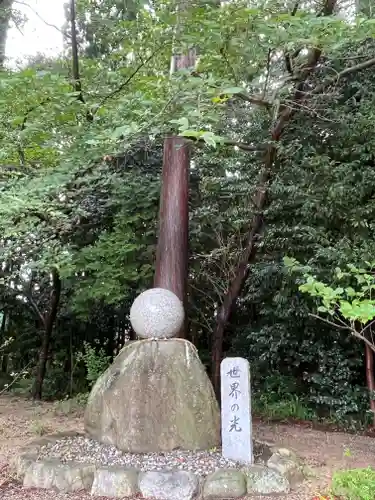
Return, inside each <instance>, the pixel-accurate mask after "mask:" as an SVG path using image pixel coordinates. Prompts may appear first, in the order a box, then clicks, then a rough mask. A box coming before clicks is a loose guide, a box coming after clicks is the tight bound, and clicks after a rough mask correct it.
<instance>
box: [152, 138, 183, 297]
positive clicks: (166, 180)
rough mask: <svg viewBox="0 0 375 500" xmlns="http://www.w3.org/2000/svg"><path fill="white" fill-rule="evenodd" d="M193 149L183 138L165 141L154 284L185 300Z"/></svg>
mask: <svg viewBox="0 0 375 500" xmlns="http://www.w3.org/2000/svg"><path fill="white" fill-rule="evenodd" d="M189 168H190V148H189V145H188V144H187V142H186V141H185V140H184V139H183V138H182V137H175V136H173V137H167V138H166V139H165V141H164V158H163V172H162V188H161V195H160V214H159V237H158V243H157V250H156V270H155V282H154V286H156V287H161V288H166V289H167V290H170V291H171V292H173V293H175V294H176V295H177V297H179V298H180V299H181V300H182V301H183V302H185V298H186V288H187V272H188V228H189V212H188V199H189Z"/></svg>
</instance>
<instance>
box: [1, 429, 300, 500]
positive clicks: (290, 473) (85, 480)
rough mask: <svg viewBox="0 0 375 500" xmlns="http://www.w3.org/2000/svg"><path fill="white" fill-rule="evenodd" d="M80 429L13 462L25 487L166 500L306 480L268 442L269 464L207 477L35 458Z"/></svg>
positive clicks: (233, 494)
mask: <svg viewBox="0 0 375 500" xmlns="http://www.w3.org/2000/svg"><path fill="white" fill-rule="evenodd" d="M76 436H84V434H82V433H78V432H62V433H58V434H51V435H49V436H45V437H43V438H40V439H36V440H34V441H32V442H31V443H30V444H28V445H26V446H25V447H23V448H22V449H21V452H20V454H19V455H18V456H17V457H15V458H14V459H13V460H12V462H11V467H12V468H13V469H14V470H15V472H16V476H17V479H19V480H21V481H23V486H24V487H25V488H41V489H56V490H59V491H62V492H72V491H79V490H90V491H91V495H93V496H105V497H112V498H121V497H126V496H132V495H137V494H138V495H139V494H141V495H142V496H143V498H145V499H147V498H153V499H158V498H160V499H163V500H176V499H178V500H214V499H215V500H216V499H228V498H240V497H243V496H244V495H246V494H250V495H251V494H254V495H267V494H274V495H275V494H285V493H288V492H289V491H290V489H291V488H293V487H295V486H296V485H297V484H299V483H300V482H302V481H303V480H304V475H303V467H302V465H301V463H300V461H299V460H298V458H297V456H296V455H295V453H293V452H292V451H290V450H288V449H286V448H277V447H273V446H272V445H271V446H270V451H271V453H272V455H271V457H270V458H269V459H268V461H267V464H265V465H253V466H249V467H244V468H243V469H241V470H236V469H219V470H216V471H215V472H213V473H212V474H209V475H208V476H206V477H200V476H198V475H197V474H195V473H193V472H188V471H183V470H165V471H148V472H142V471H139V470H137V469H126V468H124V467H121V466H101V465H93V464H84V463H78V462H67V463H62V462H60V461H59V460H57V459H52V458H51V459H43V460H39V461H38V460H37V458H38V454H39V449H40V448H41V447H42V446H45V445H47V444H51V443H54V442H56V441H59V440H60V439H63V438H66V437H76Z"/></svg>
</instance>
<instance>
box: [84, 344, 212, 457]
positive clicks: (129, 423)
mask: <svg viewBox="0 0 375 500" xmlns="http://www.w3.org/2000/svg"><path fill="white" fill-rule="evenodd" d="M85 429H86V432H87V433H88V434H89V435H90V436H91V437H93V438H94V439H96V440H98V441H99V442H101V443H103V444H110V445H114V446H115V447H117V448H118V449H120V450H122V451H126V452H133V453H147V452H159V451H171V450H174V449H178V448H180V449H185V450H202V449H209V448H213V447H216V446H218V445H219V444H220V413H219V407H218V404H217V401H216V398H215V394H214V391H213V388H212V385H211V382H210V380H209V378H208V376H207V374H206V371H205V368H204V366H203V364H202V362H201V361H200V359H199V356H198V353H197V350H196V349H195V347H194V346H193V344H191V343H190V342H188V341H186V340H183V339H168V340H140V341H136V342H130V343H129V344H128V345H126V346H125V347H124V348H123V349H122V351H121V352H120V353H119V355H118V356H117V357H116V359H115V360H114V362H113V363H112V365H111V366H110V367H109V368H108V369H107V371H106V372H104V374H103V375H101V377H100V378H99V379H98V380H97V382H96V384H95V386H94V387H93V389H92V391H91V394H90V397H89V400H88V404H87V407H86V412H85Z"/></svg>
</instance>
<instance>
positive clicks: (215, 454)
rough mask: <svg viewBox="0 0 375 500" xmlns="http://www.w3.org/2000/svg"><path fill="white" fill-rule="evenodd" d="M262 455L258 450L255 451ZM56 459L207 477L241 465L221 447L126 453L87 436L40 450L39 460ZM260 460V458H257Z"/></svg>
mask: <svg viewBox="0 0 375 500" xmlns="http://www.w3.org/2000/svg"><path fill="white" fill-rule="evenodd" d="M254 455H255V458H257V457H258V458H259V456H260V453H259V450H254ZM44 458H55V459H59V460H61V462H63V463H65V462H69V461H75V462H80V463H93V464H95V465H104V466H108V465H118V466H123V467H126V468H135V469H138V470H141V471H159V470H166V469H179V470H186V471H191V472H194V473H196V474H199V475H201V476H206V475H207V474H210V473H211V472H214V471H215V470H217V469H222V468H235V469H240V468H241V467H242V465H241V464H239V463H238V462H235V461H232V460H227V459H225V458H223V457H222V455H221V450H220V449H216V450H211V451H195V452H193V451H184V450H175V451H171V452H167V453H139V454H136V453H124V452H122V451H120V450H118V449H117V448H115V447H114V446H109V445H102V444H100V443H98V442H97V441H94V440H93V439H90V438H88V437H85V436H76V437H67V438H62V439H60V440H58V441H55V442H54V443H50V444H47V445H44V446H42V447H41V448H40V450H39V456H38V460H42V459H44ZM255 461H256V462H257V461H258V462H259V459H258V460H255Z"/></svg>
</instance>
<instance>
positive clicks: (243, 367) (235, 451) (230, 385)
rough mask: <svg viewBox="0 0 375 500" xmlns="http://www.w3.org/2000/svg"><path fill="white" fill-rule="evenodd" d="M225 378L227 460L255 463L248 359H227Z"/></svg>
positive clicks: (223, 408) (223, 365)
mask: <svg viewBox="0 0 375 500" xmlns="http://www.w3.org/2000/svg"><path fill="white" fill-rule="evenodd" d="M220 372H221V373H220V375H221V439H222V443H223V457H225V458H229V459H231V460H236V461H237V462H242V463H245V464H252V463H253V460H254V458H253V439H252V438H253V436H252V422H251V393H250V365H249V362H248V361H247V359H244V358H225V359H223V361H222V362H221V366H220Z"/></svg>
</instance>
